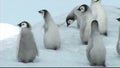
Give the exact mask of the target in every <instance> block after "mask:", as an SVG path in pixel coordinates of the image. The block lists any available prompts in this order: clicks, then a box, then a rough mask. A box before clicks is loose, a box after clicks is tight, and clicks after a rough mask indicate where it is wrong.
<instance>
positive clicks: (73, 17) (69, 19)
mask: <svg viewBox="0 0 120 68" xmlns="http://www.w3.org/2000/svg"><path fill="white" fill-rule="evenodd" d="M78 8H79V6H76V7H75V8H74V9H73V10H72V11H71V12H70V13H69V14H68V15H67V17H66V23H67V27H68V26H69V25H70V24H71V23H73V22H74V21H75V20H77V27H78V28H80V25H79V21H78V19H79V16H78V17H77V15H76V14H75V11H77V9H78ZM78 14H79V13H78Z"/></svg>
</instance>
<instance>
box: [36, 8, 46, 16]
mask: <svg viewBox="0 0 120 68" xmlns="http://www.w3.org/2000/svg"><path fill="white" fill-rule="evenodd" d="M38 12H39V13H40V14H41V15H42V16H43V17H45V16H46V15H47V13H48V11H47V10H46V9H43V10H40V11H38Z"/></svg>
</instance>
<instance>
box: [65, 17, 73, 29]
mask: <svg viewBox="0 0 120 68" xmlns="http://www.w3.org/2000/svg"><path fill="white" fill-rule="evenodd" d="M74 20H75V17H74V16H68V17H67V18H66V23H67V27H68V26H69V25H70V24H71V23H73V22H74Z"/></svg>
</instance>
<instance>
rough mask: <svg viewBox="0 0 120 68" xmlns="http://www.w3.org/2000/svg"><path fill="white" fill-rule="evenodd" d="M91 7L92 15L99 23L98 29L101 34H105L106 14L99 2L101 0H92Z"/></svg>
mask: <svg viewBox="0 0 120 68" xmlns="http://www.w3.org/2000/svg"><path fill="white" fill-rule="evenodd" d="M91 8H92V12H93V15H94V16H95V18H96V20H97V21H98V23H99V31H100V33H101V34H103V35H105V36H107V35H108V33H107V22H108V21H107V14H106V12H105V9H104V7H103V6H102V4H101V0H92V3H91Z"/></svg>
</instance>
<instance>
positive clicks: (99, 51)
mask: <svg viewBox="0 0 120 68" xmlns="http://www.w3.org/2000/svg"><path fill="white" fill-rule="evenodd" d="M38 13H40V14H41V15H42V16H43V19H44V39H43V40H44V46H45V48H46V49H52V50H58V49H60V47H61V39H60V32H59V28H58V26H57V25H56V23H55V21H54V20H53V18H52V16H51V14H50V12H49V11H48V10H46V9H42V10H40V11H38ZM75 20H77V27H78V30H79V31H80V39H81V42H82V44H85V45H88V46H87V48H86V56H87V58H88V61H89V62H90V65H92V66H106V63H105V62H106V48H105V46H104V43H103V39H102V35H105V36H107V35H108V30H107V16H106V13H105V10H104V7H103V6H102V5H101V0H91V7H90V6H88V5H86V4H82V5H81V6H77V7H75V8H74V9H73V10H72V11H71V12H70V13H69V14H68V16H67V17H66V24H67V27H68V26H69V25H71V24H72V23H73V22H74V21H75ZM117 20H119V18H118V19H117ZM18 26H19V27H21V33H20V40H19V49H18V55H17V58H18V61H20V62H24V63H28V62H33V61H34V59H35V58H36V56H37V55H38V50H37V45H36V42H35V39H34V36H33V33H32V31H31V29H32V28H31V25H30V23H28V22H27V21H23V22H21V23H20V24H18ZM116 49H117V52H118V54H120V28H119V38H118V43H117V48H116Z"/></svg>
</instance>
